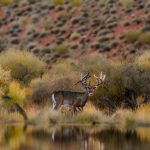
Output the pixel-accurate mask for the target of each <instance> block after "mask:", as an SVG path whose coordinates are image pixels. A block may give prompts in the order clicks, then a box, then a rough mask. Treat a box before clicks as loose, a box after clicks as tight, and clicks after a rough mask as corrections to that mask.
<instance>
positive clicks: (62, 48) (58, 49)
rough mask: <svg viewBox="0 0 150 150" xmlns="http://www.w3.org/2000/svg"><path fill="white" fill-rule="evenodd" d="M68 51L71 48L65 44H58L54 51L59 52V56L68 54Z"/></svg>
mask: <svg viewBox="0 0 150 150" xmlns="http://www.w3.org/2000/svg"><path fill="white" fill-rule="evenodd" d="M68 49H69V46H68V45H65V44H58V45H54V46H53V51H54V52H57V53H58V54H64V53H67V52H68Z"/></svg>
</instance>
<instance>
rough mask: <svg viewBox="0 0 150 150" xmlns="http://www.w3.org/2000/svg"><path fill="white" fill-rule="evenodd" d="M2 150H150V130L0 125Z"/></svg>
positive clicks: (0, 149) (0, 146)
mask: <svg viewBox="0 0 150 150" xmlns="http://www.w3.org/2000/svg"><path fill="white" fill-rule="evenodd" d="M0 150H150V128H136V129H130V130H129V129H128V130H123V129H116V128H115V127H106V126H94V127H93V126H50V127H48V128H42V127H36V126H30V127H24V126H22V125H0Z"/></svg>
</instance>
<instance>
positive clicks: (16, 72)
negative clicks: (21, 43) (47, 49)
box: [0, 50, 45, 85]
mask: <svg viewBox="0 0 150 150" xmlns="http://www.w3.org/2000/svg"><path fill="white" fill-rule="evenodd" d="M6 58H7V59H6ZM0 64H1V65H2V67H3V68H6V69H9V70H10V72H11V77H12V78H13V79H15V80H18V81H19V82H21V83H22V84H25V85H27V84H28V83H30V81H31V80H32V79H33V78H35V77H38V76H39V75H41V73H42V71H43V68H44V67H45V64H44V63H43V62H42V61H41V60H39V58H37V57H36V56H34V55H33V54H31V53H29V52H25V51H13V50H9V51H6V52H3V53H1V54H0Z"/></svg>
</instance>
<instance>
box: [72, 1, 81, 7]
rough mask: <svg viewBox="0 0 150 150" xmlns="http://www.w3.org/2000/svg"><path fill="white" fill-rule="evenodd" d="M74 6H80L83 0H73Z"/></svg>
mask: <svg viewBox="0 0 150 150" xmlns="http://www.w3.org/2000/svg"><path fill="white" fill-rule="evenodd" d="M71 3H72V5H73V6H77V7H78V6H80V5H81V4H82V0H71Z"/></svg>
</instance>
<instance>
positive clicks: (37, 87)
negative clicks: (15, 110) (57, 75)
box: [30, 78, 51, 106]
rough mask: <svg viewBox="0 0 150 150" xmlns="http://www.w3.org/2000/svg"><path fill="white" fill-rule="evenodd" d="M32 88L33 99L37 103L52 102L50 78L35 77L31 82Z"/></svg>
mask: <svg viewBox="0 0 150 150" xmlns="http://www.w3.org/2000/svg"><path fill="white" fill-rule="evenodd" d="M30 86H31V88H32V95H31V100H32V102H33V103H35V104H40V105H42V106H43V105H44V104H46V103H47V102H50V94H51V93H50V88H49V81H48V79H45V78H44V79H40V78H38V79H34V80H32V82H31V84H30Z"/></svg>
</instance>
